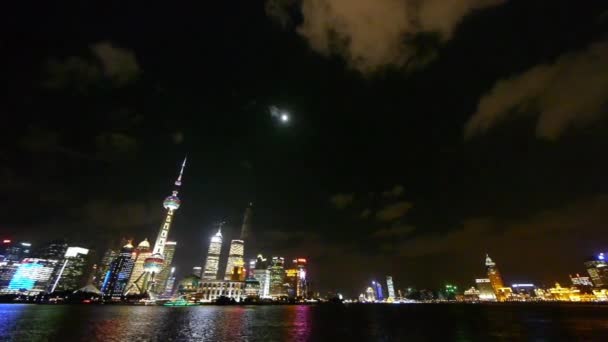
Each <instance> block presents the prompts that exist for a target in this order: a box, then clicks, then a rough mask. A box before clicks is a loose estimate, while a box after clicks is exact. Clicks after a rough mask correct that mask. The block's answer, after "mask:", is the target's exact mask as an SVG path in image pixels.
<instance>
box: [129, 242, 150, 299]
mask: <svg viewBox="0 0 608 342" xmlns="http://www.w3.org/2000/svg"><path fill="white" fill-rule="evenodd" d="M151 255H152V252H151V251H150V242H148V239H144V240H143V241H142V242H140V243H139V244H138V245H137V248H136V249H135V252H134V257H133V256H132V257H133V259H134V263H133V270H132V271H131V276H130V277H129V285H128V286H127V289H126V291H125V293H124V294H125V295H127V294H132V295H136V294H143V293H145V288H146V284H145V277H144V273H145V270H144V264H145V261H146V259H147V258H149V257H150V256H151Z"/></svg>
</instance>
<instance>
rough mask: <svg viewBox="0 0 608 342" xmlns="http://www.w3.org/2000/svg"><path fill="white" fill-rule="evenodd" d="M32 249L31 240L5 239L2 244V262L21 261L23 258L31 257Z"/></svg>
mask: <svg viewBox="0 0 608 342" xmlns="http://www.w3.org/2000/svg"><path fill="white" fill-rule="evenodd" d="M31 249H32V244H31V243H29V242H17V241H12V240H9V239H4V240H2V244H1V245H0V262H2V261H6V262H8V263H10V262H21V260H23V259H25V258H28V257H30V251H31Z"/></svg>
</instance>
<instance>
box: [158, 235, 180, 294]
mask: <svg viewBox="0 0 608 342" xmlns="http://www.w3.org/2000/svg"><path fill="white" fill-rule="evenodd" d="M176 247H177V242H175V241H167V242H166V243H165V267H163V269H162V270H161V271H160V273H159V274H158V277H157V279H158V281H157V283H158V287H159V289H161V291H160V292H161V293H164V292H165V291H164V289H165V288H166V287H167V281H168V279H169V276H170V274H171V270H172V269H173V267H172V264H173V256H174V255H175V249H176Z"/></svg>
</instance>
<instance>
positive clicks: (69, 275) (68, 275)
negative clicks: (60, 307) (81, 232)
mask: <svg viewBox="0 0 608 342" xmlns="http://www.w3.org/2000/svg"><path fill="white" fill-rule="evenodd" d="M88 254H89V250H88V249H86V248H82V247H68V248H67V250H66V252H65V255H64V258H63V260H61V262H60V263H59V264H58V265H57V266H58V267H57V268H56V269H55V274H54V275H53V280H52V281H51V287H50V289H49V292H51V293H52V292H55V291H75V290H77V289H79V288H80V287H82V286H83V285H84V282H85V280H86V279H85V277H86V274H85V267H86V264H87V256H88Z"/></svg>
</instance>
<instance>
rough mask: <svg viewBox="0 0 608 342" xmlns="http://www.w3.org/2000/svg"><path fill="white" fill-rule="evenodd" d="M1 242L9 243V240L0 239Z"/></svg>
mask: <svg viewBox="0 0 608 342" xmlns="http://www.w3.org/2000/svg"><path fill="white" fill-rule="evenodd" d="M2 242H3V243H11V240H2Z"/></svg>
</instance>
